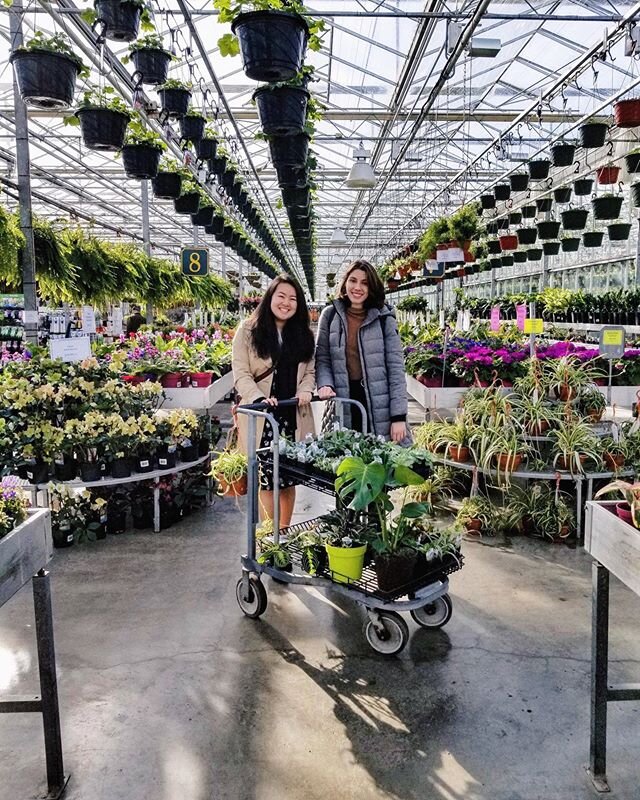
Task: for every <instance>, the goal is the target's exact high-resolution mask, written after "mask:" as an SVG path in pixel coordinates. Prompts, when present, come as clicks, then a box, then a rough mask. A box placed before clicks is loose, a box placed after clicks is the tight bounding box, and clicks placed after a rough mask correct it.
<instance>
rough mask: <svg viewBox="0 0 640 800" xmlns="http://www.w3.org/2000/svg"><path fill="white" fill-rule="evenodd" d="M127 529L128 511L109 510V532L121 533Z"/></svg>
mask: <svg viewBox="0 0 640 800" xmlns="http://www.w3.org/2000/svg"><path fill="white" fill-rule="evenodd" d="M126 530H127V512H126V511H107V533H111V534H119V533H124V532H125V531H126Z"/></svg>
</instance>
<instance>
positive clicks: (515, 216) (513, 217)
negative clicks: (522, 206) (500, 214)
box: [509, 211, 522, 225]
mask: <svg viewBox="0 0 640 800" xmlns="http://www.w3.org/2000/svg"><path fill="white" fill-rule="evenodd" d="M521 222H522V211H512V212H511V213H510V214H509V225H520V223H521Z"/></svg>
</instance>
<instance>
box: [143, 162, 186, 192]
mask: <svg viewBox="0 0 640 800" xmlns="http://www.w3.org/2000/svg"><path fill="white" fill-rule="evenodd" d="M183 172H184V173H185V174H186V175H187V177H188V176H190V175H191V173H190V172H189V171H188V170H185V169H184V168H183V167H181V166H180V165H179V164H178V162H177V161H174V160H173V159H171V158H167V157H166V156H165V157H163V158H162V161H161V162H160V166H159V169H158V173H157V174H156V176H155V177H154V178H152V180H151V187H152V189H153V194H154V196H155V197H157V198H160V199H167V200H175V198H176V197H180V191H181V188H182V175H183Z"/></svg>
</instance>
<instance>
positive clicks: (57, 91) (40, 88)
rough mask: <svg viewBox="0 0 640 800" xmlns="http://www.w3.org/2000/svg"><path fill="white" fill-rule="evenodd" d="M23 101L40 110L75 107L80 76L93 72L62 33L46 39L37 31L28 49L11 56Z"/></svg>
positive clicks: (28, 44) (23, 48)
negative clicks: (74, 97)
mask: <svg viewBox="0 0 640 800" xmlns="http://www.w3.org/2000/svg"><path fill="white" fill-rule="evenodd" d="M9 60H10V61H11V63H12V64H13V67H14V69H15V72H16V80H17V81H18V89H19V91H20V97H21V98H22V100H23V101H24V102H25V103H26V104H27V105H30V106H35V107H36V108H69V106H70V105H71V104H72V103H73V95H74V92H75V88H76V79H77V77H78V75H81V76H82V77H83V78H86V77H88V76H89V70H88V69H87V67H85V66H84V64H83V63H82V60H81V59H80V58H79V57H78V56H77V55H76V54H75V53H74V52H73V50H72V49H71V45H70V43H69V40H68V39H67V37H66V36H65V35H64V34H62V33H57V34H55V35H54V36H49V37H47V36H45V34H44V33H43V32H42V31H36V33H35V35H34V37H33V38H32V39H31V40H29V41H28V42H27V44H26V45H25V46H24V47H19V48H18V49H17V50H14V51H13V52H12V53H11V57H10V59H9Z"/></svg>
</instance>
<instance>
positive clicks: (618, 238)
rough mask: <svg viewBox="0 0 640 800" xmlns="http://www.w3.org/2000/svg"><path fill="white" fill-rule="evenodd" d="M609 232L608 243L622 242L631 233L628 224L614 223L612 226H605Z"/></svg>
mask: <svg viewBox="0 0 640 800" xmlns="http://www.w3.org/2000/svg"><path fill="white" fill-rule="evenodd" d="M607 230H608V232H609V241H610V242H624V241H626V240H627V239H628V238H629V234H630V233H631V223H629V222H614V223H613V225H607Z"/></svg>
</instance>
